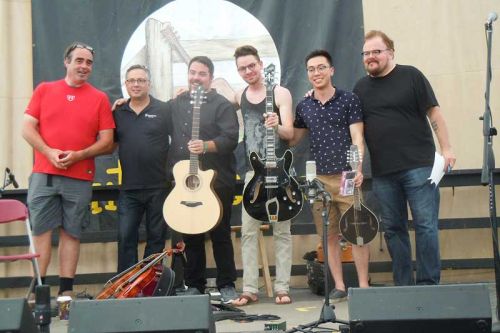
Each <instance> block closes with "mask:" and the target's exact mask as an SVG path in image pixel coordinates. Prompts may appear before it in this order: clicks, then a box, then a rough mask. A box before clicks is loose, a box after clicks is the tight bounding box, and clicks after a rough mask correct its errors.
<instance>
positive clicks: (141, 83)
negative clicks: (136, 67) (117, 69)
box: [125, 79, 149, 86]
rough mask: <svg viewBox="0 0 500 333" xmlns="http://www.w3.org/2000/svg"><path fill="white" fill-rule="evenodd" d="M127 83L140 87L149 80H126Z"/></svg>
mask: <svg viewBox="0 0 500 333" xmlns="http://www.w3.org/2000/svg"><path fill="white" fill-rule="evenodd" d="M125 82H127V83H128V84H131V85H134V84H136V83H137V84H138V85H140V86H143V85H145V84H146V83H147V82H149V80H146V79H128V80H125Z"/></svg>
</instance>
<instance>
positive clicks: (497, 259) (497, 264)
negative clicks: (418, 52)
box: [480, 21, 500, 318]
mask: <svg viewBox="0 0 500 333" xmlns="http://www.w3.org/2000/svg"><path fill="white" fill-rule="evenodd" d="M492 24H493V22H492V21H488V22H487V23H486V24H485V26H484V27H485V30H486V45H487V61H486V91H485V94H484V97H485V110H484V115H483V117H481V118H480V120H482V121H483V136H484V147H483V168H482V173H481V184H483V185H488V187H489V200H490V201H489V210H490V224H491V233H492V238H493V259H494V260H493V264H494V269H495V286H496V298H497V303H496V314H497V318H499V317H500V312H499V307H498V306H499V303H500V256H499V253H498V228H497V219H496V216H497V213H496V201H495V200H496V199H495V182H494V180H493V170H494V169H495V155H494V153H493V136H495V135H497V130H496V128H495V127H493V126H492V125H493V123H492V117H491V110H490V83H491V37H492V34H493V27H492Z"/></svg>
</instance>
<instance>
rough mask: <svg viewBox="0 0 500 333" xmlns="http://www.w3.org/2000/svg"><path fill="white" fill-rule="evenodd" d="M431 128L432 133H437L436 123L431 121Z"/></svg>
mask: <svg viewBox="0 0 500 333" xmlns="http://www.w3.org/2000/svg"><path fill="white" fill-rule="evenodd" d="M431 126H432V129H433V130H434V132H437V131H438V129H439V128H438V124H437V122H436V121H431Z"/></svg>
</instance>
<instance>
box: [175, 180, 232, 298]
mask: <svg viewBox="0 0 500 333" xmlns="http://www.w3.org/2000/svg"><path fill="white" fill-rule="evenodd" d="M215 191H216V193H217V195H218V196H219V199H220V200H221V202H222V212H223V213H222V219H221V221H220V223H219V224H218V225H217V226H216V227H215V228H214V229H212V230H211V231H210V232H209V235H210V239H211V240H212V250H213V253H214V258H215V264H216V266H217V278H216V283H217V287H218V288H219V289H220V288H222V287H226V286H233V287H234V281H236V265H235V263H234V251H233V243H232V240H231V224H230V223H231V209H232V204H233V196H234V189H233V188H227V187H221V188H216V189H215ZM183 238H184V242H185V243H186V249H185V253H186V259H187V263H186V267H185V269H184V279H185V282H186V285H187V286H188V287H194V288H197V289H198V290H199V291H200V292H202V293H203V292H204V291H205V285H206V284H207V279H206V268H207V261H206V254H205V234H199V235H185V234H184V235H183Z"/></svg>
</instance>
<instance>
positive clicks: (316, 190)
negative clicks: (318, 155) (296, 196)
mask: <svg viewBox="0 0 500 333" xmlns="http://www.w3.org/2000/svg"><path fill="white" fill-rule="evenodd" d="M306 181H307V199H309V203H310V204H311V205H312V204H313V203H314V200H315V199H316V197H317V195H318V194H322V195H323V196H324V198H325V199H326V200H327V201H332V197H331V195H330V193H328V191H326V190H325V186H324V185H323V183H322V182H320V181H319V180H318V179H317V178H316V161H306Z"/></svg>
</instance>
